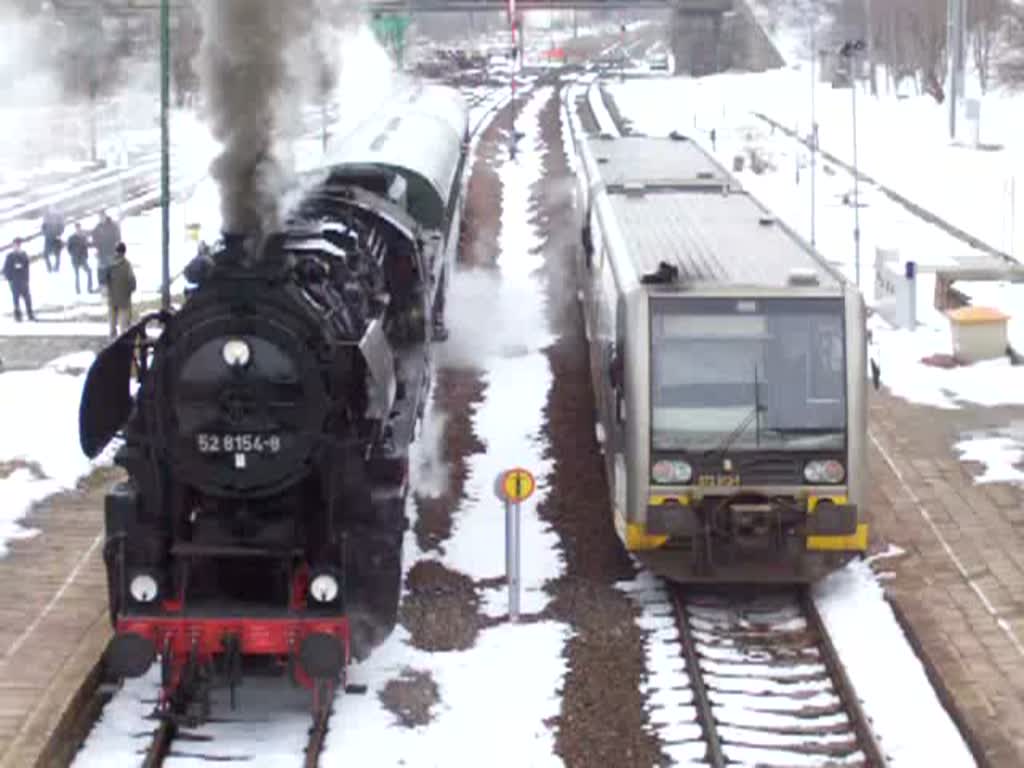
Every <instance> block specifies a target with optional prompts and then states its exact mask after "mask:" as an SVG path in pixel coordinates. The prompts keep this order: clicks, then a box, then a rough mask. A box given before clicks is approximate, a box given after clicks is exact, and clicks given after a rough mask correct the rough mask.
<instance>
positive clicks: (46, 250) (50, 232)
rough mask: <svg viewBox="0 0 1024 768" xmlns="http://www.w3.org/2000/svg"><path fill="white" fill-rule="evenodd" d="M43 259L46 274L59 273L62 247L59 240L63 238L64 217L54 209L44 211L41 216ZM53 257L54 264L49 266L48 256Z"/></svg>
mask: <svg viewBox="0 0 1024 768" xmlns="http://www.w3.org/2000/svg"><path fill="white" fill-rule="evenodd" d="M42 231H43V258H44V259H46V271H47V272H59V271H60V251H61V248H63V247H64V242H63V241H62V240H61V238H62V237H63V236H64V217H63V216H61V214H60V211H58V210H57V209H56V208H54V207H52V206H51V207H49V208H47V209H46V213H45V214H44V215H43V227H42ZM51 253H52V254H53V256H54V263H53V264H50V254H51Z"/></svg>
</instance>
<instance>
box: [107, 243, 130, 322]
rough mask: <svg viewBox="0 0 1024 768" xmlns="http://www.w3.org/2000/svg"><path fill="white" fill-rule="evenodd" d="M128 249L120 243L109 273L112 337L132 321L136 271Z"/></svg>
mask: <svg viewBox="0 0 1024 768" xmlns="http://www.w3.org/2000/svg"><path fill="white" fill-rule="evenodd" d="M127 251H128V249H127V248H126V247H125V244H124V243H118V244H117V246H116V247H115V249H114V260H113V262H112V263H111V265H110V270H109V272H108V275H107V302H108V304H109V305H110V337H111V338H117V336H118V335H120V334H122V333H124V332H125V331H127V330H128V326H129V325H131V322H132V294H133V293H135V272H134V271H133V270H132V265H131V264H130V263H129V262H128V259H127V258H126V257H125V254H126V253H127Z"/></svg>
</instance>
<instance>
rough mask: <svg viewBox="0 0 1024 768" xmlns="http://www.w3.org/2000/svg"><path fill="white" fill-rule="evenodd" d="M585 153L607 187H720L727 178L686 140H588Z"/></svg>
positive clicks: (621, 138) (603, 138) (700, 150)
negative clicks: (594, 164) (595, 166)
mask: <svg viewBox="0 0 1024 768" xmlns="http://www.w3.org/2000/svg"><path fill="white" fill-rule="evenodd" d="M587 142H588V145H589V150H590V153H591V155H592V156H593V158H594V160H595V162H596V163H597V167H598V168H599V170H600V174H601V180H602V181H603V182H604V183H605V184H606V185H607V186H609V187H615V186H626V185H636V184H643V185H646V186H651V187H657V186H722V185H725V184H728V183H729V182H730V178H729V174H728V173H727V172H726V171H725V169H724V168H722V166H721V165H719V164H718V163H717V162H716V161H715V160H714V158H712V157H711V156H710V155H708V154H707V153H706V152H704V151H703V150H702V149H701V148H700V147H699V146H697V144H695V143H694V142H693V141H691V140H689V139H687V138H682V137H681V138H679V139H663V138H652V137H650V136H622V137H619V138H608V137H603V136H599V137H591V138H588V139H587Z"/></svg>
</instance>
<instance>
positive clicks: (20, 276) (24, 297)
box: [4, 237, 36, 323]
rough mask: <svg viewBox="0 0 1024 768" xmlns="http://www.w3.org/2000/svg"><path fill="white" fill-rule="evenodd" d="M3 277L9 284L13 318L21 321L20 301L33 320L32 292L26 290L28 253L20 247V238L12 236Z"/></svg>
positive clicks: (34, 317)
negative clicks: (12, 244) (12, 240)
mask: <svg viewBox="0 0 1024 768" xmlns="http://www.w3.org/2000/svg"><path fill="white" fill-rule="evenodd" d="M4 277H5V278H7V282H8V283H10V284H11V298H12V299H13V301H14V319H15V320H17V321H18V322H19V323H20V322H21V302H22V301H24V302H25V310H26V312H27V313H28V319H29V320H35V319H36V316H35V315H34V314H33V312H32V294H31V293H29V290H28V254H27V253H25V251H24V250H22V248H21V238H20V237H16V238H14V249H13V250H12V251H10V252H9V253H8V254H7V258H6V259H4Z"/></svg>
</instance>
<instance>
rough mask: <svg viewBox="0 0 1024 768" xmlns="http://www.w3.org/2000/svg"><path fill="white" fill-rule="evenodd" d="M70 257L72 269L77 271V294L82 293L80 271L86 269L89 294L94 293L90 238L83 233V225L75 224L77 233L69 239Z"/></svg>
mask: <svg viewBox="0 0 1024 768" xmlns="http://www.w3.org/2000/svg"><path fill="white" fill-rule="evenodd" d="M68 256H69V257H71V268H72V269H73V270H75V293H77V294H81V293H82V285H81V280H80V279H79V274H78V272H79V270H82V269H84V270H85V274H86V277H88V278H89V293H93V292H94V289H93V287H92V269H90V268H89V238H88V237H86V235H85V233H84V232H83V231H82V225H81V224H79V223H78V222H77V221H76V222H75V231H74V233H73V234H72V235H71V237H69V238H68Z"/></svg>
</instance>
